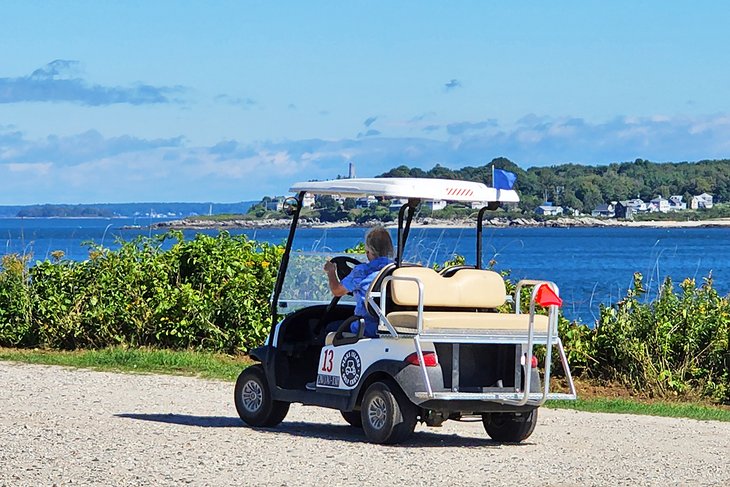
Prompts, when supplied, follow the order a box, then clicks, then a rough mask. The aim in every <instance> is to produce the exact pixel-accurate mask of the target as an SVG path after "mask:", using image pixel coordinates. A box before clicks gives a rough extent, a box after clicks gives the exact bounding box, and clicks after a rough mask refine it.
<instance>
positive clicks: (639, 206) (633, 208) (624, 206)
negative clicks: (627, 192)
mask: <svg viewBox="0 0 730 487" xmlns="http://www.w3.org/2000/svg"><path fill="white" fill-rule="evenodd" d="M648 211H649V205H647V204H646V203H645V202H644V201H642V200H640V199H638V198H636V199H633V200H623V201H619V202H618V203H616V207H615V209H614V213H615V215H616V218H626V219H627V220H631V219H633V218H634V215H637V214H639V213H647V212H648Z"/></svg>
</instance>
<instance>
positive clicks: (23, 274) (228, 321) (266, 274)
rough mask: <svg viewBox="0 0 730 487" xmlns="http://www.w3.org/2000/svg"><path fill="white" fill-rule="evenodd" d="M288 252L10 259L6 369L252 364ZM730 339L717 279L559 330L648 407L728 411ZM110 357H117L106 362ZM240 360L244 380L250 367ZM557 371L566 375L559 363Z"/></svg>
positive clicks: (640, 296)
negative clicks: (222, 358) (18, 365)
mask: <svg viewBox="0 0 730 487" xmlns="http://www.w3.org/2000/svg"><path fill="white" fill-rule="evenodd" d="M282 252H283V249H282V247H281V246H276V245H269V244H265V243H258V242H255V241H251V240H249V239H247V238H246V237H245V236H236V237H233V236H230V235H229V234H228V233H226V232H221V233H220V234H219V235H218V236H207V235H203V234H198V235H197V236H196V237H195V238H194V239H192V240H187V241H186V240H184V238H183V236H182V234H181V233H180V232H174V231H173V232H170V233H168V234H165V235H163V236H159V237H140V238H138V239H136V240H132V241H129V242H122V243H121V246H120V248H119V249H117V250H110V249H107V248H102V247H98V246H91V247H90V249H89V258H88V259H87V260H85V261H83V262H76V261H71V260H68V259H65V258H64V256H63V255H62V254H61V253H54V254H53V258H52V259H51V260H46V261H42V262H36V263H35V264H34V265H31V259H30V258H29V257H28V256H19V255H6V256H5V257H3V259H2V268H1V269H0V346H2V347H8V349H6V350H4V351H3V353H2V354H0V358H6V359H11V358H12V359H13V360H21V359H22V360H25V359H24V358H22V357H33V358H28V359H27V360H33V361H39V360H42V359H41V358H39V357H40V356H43V354H44V353H45V352H35V351H34V352H26V351H28V350H35V349H39V350H53V351H79V350H81V351H83V352H80V353H81V355H80V356H83V357H86V358H84V360H87V361H88V363H89V364H97V365H98V364H105V363H112V364H115V365H114V367H116V366H117V365H118V364H119V363H122V364H124V363H131V364H132V368H134V364H135V363H136V361H137V360H138V358H137V357H136V356H135V353H142V355H141V356H143V357H148V356H149V355H150V354H153V355H154V354H155V353H158V352H159V354H160V355H159V356H158V357H157V358H155V359H154V360H153V362H155V361H156V362H155V363H158V364H161V365H159V366H155V367H158V368H154V367H153V369H152V370H155V371H163V370H165V369H166V368H171V369H172V370H174V371H181V370H189V371H191V372H190V373H198V372H194V371H196V370H198V369H199V368H200V367H202V366H201V365H199V364H197V365H196V363H195V362H194V361H193V363H192V364H190V363H189V360H192V358H190V357H188V359H185V360H188V362H185V361H182V362H178V361H177V360H178V358H175V359H174V360H173V359H172V358H170V357H173V356H174V357H179V356H178V355H166V354H169V353H174V354H177V353H178V352H183V354H192V356H195V355H196V354H202V355H201V356H202V357H206V356H209V354H227V355H230V356H233V357H240V356H243V354H245V352H246V351H248V350H249V349H250V348H252V347H254V346H257V345H259V344H261V343H262V342H263V341H264V339H265V337H266V334H267V333H268V331H269V327H270V315H269V303H268V300H269V297H270V294H271V289H272V287H273V283H274V279H275V274H276V269H277V266H278V263H279V260H280V257H281V254H282ZM455 262H459V260H458V259H456V260H455ZM511 289H512V284H511V283H510V282H508V290H511ZM527 301H528V299H523V300H522V302H523V303H527ZM729 329H730V301H729V299H728V297H727V296H724V297H723V296H720V295H719V294H718V293H717V291H716V290H715V289H714V287H713V285H712V279H711V277H707V278H705V279H704V280H703V281H702V282H701V283H699V284H698V283H696V282H695V281H694V280H691V279H687V280H685V281H683V282H681V283H680V284H679V285H675V284H674V283H673V282H672V281H670V280H667V281H665V282H664V284H663V286H662V290H661V292H660V293H659V296H658V297H657V298H656V299H654V300H652V301H650V300H648V299H647V298H646V295H645V292H644V289H643V283H642V277H641V275H640V274H637V275H636V276H635V280H634V286H633V288H632V289H631V290H629V291H628V293H627V295H626V297H625V298H624V299H623V300H622V301H620V302H619V303H617V304H616V305H614V306H610V307H606V306H604V307H602V308H601V309H600V315H599V319H598V321H597V322H596V323H595V324H591V326H588V325H586V324H582V323H570V322H568V321H567V320H566V319H564V318H562V317H561V318H560V321H559V330H560V334H561V336H562V338H563V341H564V345H565V348H566V352H567V354H568V360H569V363H570V364H571V368H572V370H573V373H574V374H575V375H576V376H577V377H579V378H581V379H583V380H590V381H593V382H596V383H603V384H610V383H618V384H621V385H622V386H623V387H624V388H625V389H626V390H629V391H631V393H632V394H634V395H635V396H636V397H641V398H645V399H651V400H658V399H666V400H678V399H679V400H685V401H705V402H708V401H709V402H712V403H714V404H725V405H728V404H730V347H729V346H728V335H729ZM9 349H15V350H14V351H13V350H10V351H9ZM106 349H109V350H111V351H110V352H96V351H100V350H101V351H103V350H106ZM141 349H145V350H146V349H149V350H151V352H149V353H148V352H144V353H143V352H138V351H139V350H141ZM173 351H174V352H173ZM24 353H27V354H30V355H23V354H24ZM95 353H99V354H101V355H94V354H95ZM13 354H15V355H13ZM46 356H53V357H55V356H56V355H54V354H47V355H46ZM59 356H64V357H66V356H70V357H75V355H74V354H70V355H63V354H61V355H59ZM110 356H111V358H110ZM13 357H15V358H13ZM48 360H51V359H48ZM53 360H56V359H55V358H54V359H53ZM58 360H60V359H58ZM64 360H70V359H64ZM74 360H75V359H74ZM166 360H167V362H166ZM180 360H182V359H180ZM201 360H202V359H201ZM232 360H234V362H235V363H236V364H237V365H236V367H235V368H236V369H240V364H239V363H238V360H239V359H238V358H234V359H232ZM41 363H42V362H41ZM49 363H57V362H49ZM186 363H187V364H188V365H185V364H186ZM69 364H70V363H69ZM77 365H78V364H77ZM555 365H556V369H555V370H556V372H557V373H558V375H559V372H560V367H559V365H558V364H557V360H556V364H555ZM138 366H139V365H138ZM200 373H202V372H200Z"/></svg>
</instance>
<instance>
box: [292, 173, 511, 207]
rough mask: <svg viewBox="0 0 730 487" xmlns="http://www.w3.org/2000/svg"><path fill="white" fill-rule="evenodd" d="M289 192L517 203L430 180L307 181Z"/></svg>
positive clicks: (505, 194)
mask: <svg viewBox="0 0 730 487" xmlns="http://www.w3.org/2000/svg"><path fill="white" fill-rule="evenodd" d="M289 191H291V192H294V193H299V192H300V191H306V192H308V193H314V194H330V195H331V194H337V195H340V196H344V197H355V198H359V197H361V196H370V195H372V196H383V197H385V198H388V199H392V198H420V199H422V200H435V201H439V200H446V201H464V202H472V201H484V202H490V201H500V202H504V203H516V202H518V201H520V197H519V196H518V195H517V192H516V191H514V190H512V189H494V188H489V187H487V186H486V185H484V184H482V183H475V182H472V181H461V180H457V179H430V178H360V179H335V180H331V181H310V182H306V183H296V184H294V185H293V186H292V187H291V188H289Z"/></svg>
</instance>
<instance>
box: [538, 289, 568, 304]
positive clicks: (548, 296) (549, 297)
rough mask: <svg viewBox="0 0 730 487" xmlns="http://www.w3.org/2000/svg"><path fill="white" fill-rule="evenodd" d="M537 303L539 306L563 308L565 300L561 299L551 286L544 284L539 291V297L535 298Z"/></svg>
mask: <svg viewBox="0 0 730 487" xmlns="http://www.w3.org/2000/svg"><path fill="white" fill-rule="evenodd" d="M535 302H536V303H537V304H539V305H540V306H544V307H547V306H552V305H554V306H561V305H562V304H563V300H562V299H560V297H559V296H558V295H557V294H555V291H553V290H552V288H551V287H550V286H548V285H547V284H542V285H541V286H540V287H539V288H538V289H537V295H536V296H535Z"/></svg>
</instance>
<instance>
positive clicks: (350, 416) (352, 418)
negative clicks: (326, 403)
mask: <svg viewBox="0 0 730 487" xmlns="http://www.w3.org/2000/svg"><path fill="white" fill-rule="evenodd" d="M340 414H342V417H343V418H345V421H347V422H348V424H349V425H350V426H354V427H355V428H362V416H360V411H340Z"/></svg>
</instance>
